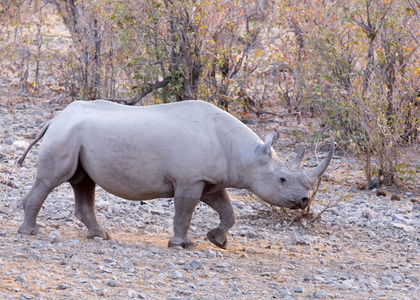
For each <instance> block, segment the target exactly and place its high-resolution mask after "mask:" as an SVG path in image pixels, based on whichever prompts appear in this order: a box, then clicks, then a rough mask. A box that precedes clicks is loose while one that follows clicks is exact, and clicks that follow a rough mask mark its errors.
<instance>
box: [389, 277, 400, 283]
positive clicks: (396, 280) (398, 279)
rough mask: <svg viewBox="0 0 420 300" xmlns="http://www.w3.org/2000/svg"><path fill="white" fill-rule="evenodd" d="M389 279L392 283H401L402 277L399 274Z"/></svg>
mask: <svg viewBox="0 0 420 300" xmlns="http://www.w3.org/2000/svg"><path fill="white" fill-rule="evenodd" d="M391 280H392V282H393V283H401V282H402V278H401V276H400V275H395V276H392V279H391Z"/></svg>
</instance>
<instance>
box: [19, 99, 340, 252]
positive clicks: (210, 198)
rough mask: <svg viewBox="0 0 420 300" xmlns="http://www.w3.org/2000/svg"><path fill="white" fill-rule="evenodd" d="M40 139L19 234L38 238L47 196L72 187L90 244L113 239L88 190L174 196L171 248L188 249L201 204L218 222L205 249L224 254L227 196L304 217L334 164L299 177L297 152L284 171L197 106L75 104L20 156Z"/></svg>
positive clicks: (254, 142)
mask: <svg viewBox="0 0 420 300" xmlns="http://www.w3.org/2000/svg"><path fill="white" fill-rule="evenodd" d="M42 137H44V139H43V143H42V146H41V148H40V151H39V155H38V168H37V175H36V181H35V183H34V185H33V187H32V188H31V190H30V191H29V193H28V194H27V195H26V196H25V198H24V199H23V200H22V201H23V206H24V210H25V219H24V222H23V224H22V225H21V226H20V228H19V232H20V233H23V234H35V233H36V232H37V226H36V218H37V215H38V212H39V210H40V208H41V206H42V205H43V203H44V201H45V199H46V197H47V196H48V194H49V193H50V192H51V191H52V190H53V189H54V188H55V187H57V186H58V185H60V184H62V183H63V182H66V181H68V182H70V184H71V185H72V187H73V190H74V195H75V215H76V217H77V218H78V219H80V220H81V221H82V222H83V223H84V224H85V225H86V227H87V228H88V235H87V236H88V238H93V237H102V238H104V239H109V238H111V236H110V234H109V233H108V232H107V231H106V230H104V229H103V228H102V227H101V226H100V225H99V224H98V222H97V220H96V215H95V210H94V208H95V193H94V192H95V184H98V185H99V186H101V187H102V188H103V189H105V190H106V191H108V192H109V193H112V194H114V195H116V196H119V197H121V198H125V199H129V200H148V199H154V198H163V197H174V203H175V217H174V236H173V237H172V238H171V239H170V241H169V246H177V245H181V246H183V247H188V246H189V245H191V243H190V242H189V240H188V237H187V232H188V229H189V226H190V222H191V216H192V213H193V211H194V208H195V206H196V205H197V204H198V202H199V201H203V202H204V203H206V204H208V205H209V206H210V207H212V208H213V209H215V210H216V211H217V212H218V214H219V216H220V224H219V226H218V227H217V228H215V229H212V230H210V231H209V232H208V234H207V236H208V238H209V240H210V241H211V242H212V243H214V244H215V245H217V246H219V247H222V248H226V243H227V233H228V230H229V229H230V228H231V227H232V226H233V225H234V223H235V212H234V209H233V206H232V203H231V201H230V199H229V196H228V194H227V192H226V190H225V189H226V188H228V187H234V188H244V189H248V190H250V191H252V192H253V193H255V194H256V195H257V196H259V197H261V198H262V199H263V200H265V201H267V202H268V203H271V204H273V205H277V206H283V207H289V208H292V209H296V208H304V207H306V206H307V204H308V201H309V191H310V189H311V188H312V186H313V185H314V184H315V183H316V181H317V180H318V178H319V177H320V176H321V175H322V173H323V172H324V171H325V169H326V168H327V167H328V164H329V162H330V160H331V157H332V153H333V150H332V148H333V142H332V147H331V149H330V153H329V154H328V157H327V158H326V160H325V161H324V162H323V163H322V164H321V165H320V166H319V167H317V168H316V169H312V170H307V171H301V170H300V163H301V160H302V159H303V155H304V147H303V148H302V149H301V151H300V152H299V154H298V155H297V156H296V158H295V159H294V160H293V161H291V162H289V163H286V164H284V163H281V162H280V160H279V158H278V157H277V155H276V153H275V152H274V150H273V148H272V147H271V146H272V144H273V143H274V141H275V140H276V138H277V133H276V132H275V131H270V132H269V133H268V134H267V136H266V138H265V140H264V142H263V141H261V139H260V138H259V137H258V136H257V135H256V134H255V133H253V132H252V131H251V130H250V129H249V128H248V127H246V126H245V125H244V124H243V123H241V122H240V121H239V120H237V119H236V118H234V117H233V116H232V115H230V114H228V113H226V112H224V111H223V110H221V109H219V108H217V107H215V106H213V105H211V104H208V103H205V102H201V101H184V102H180V103H172V104H163V105H155V106H147V107H130V106H124V105H119V104H115V103H112V102H108V101H102V100H97V101H90V102H73V103H71V104H70V105H69V106H68V107H67V108H65V109H64V110H63V111H62V112H61V113H60V114H58V115H57V116H56V117H55V118H54V119H52V120H51V121H49V122H48V123H47V124H46V125H45V126H44V128H42V130H41V132H40V133H39V135H38V137H37V138H36V139H35V140H34V141H33V142H32V143H31V145H30V146H29V148H28V149H27V150H26V152H25V153H24V154H23V156H22V157H21V159H20V160H19V162H18V164H22V162H23V160H24V158H25V155H26V153H27V152H28V151H29V149H30V148H31V147H32V146H33V145H34V144H35V143H36V142H37V141H38V140H39V139H41V138H42Z"/></svg>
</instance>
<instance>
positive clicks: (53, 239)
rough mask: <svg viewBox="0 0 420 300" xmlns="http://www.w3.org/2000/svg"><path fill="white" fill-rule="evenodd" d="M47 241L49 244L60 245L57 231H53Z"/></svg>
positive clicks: (59, 236)
mask: <svg viewBox="0 0 420 300" xmlns="http://www.w3.org/2000/svg"><path fill="white" fill-rule="evenodd" d="M48 241H49V242H50V243H51V244H55V243H60V242H61V235H60V233H59V232H58V231H56V230H54V231H52V232H51V233H50V235H49V236H48Z"/></svg>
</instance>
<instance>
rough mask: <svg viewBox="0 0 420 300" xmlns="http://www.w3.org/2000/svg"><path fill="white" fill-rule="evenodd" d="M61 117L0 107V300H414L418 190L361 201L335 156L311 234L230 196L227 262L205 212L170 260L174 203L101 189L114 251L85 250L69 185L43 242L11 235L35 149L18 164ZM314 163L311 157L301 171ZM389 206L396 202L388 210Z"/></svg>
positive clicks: (287, 152)
mask: <svg viewBox="0 0 420 300" xmlns="http://www.w3.org/2000/svg"><path fill="white" fill-rule="evenodd" d="M63 106H64V104H63V103H59V101H58V102H57V101H54V99H53V100H52V101H49V102H48V101H40V100H26V101H19V100H13V99H3V100H0V120H1V122H0V163H1V165H0V280H1V285H0V298H1V299H18V298H22V299H97V298H109V299H128V298H140V299H270V298H280V299H290V298H297V299H300V298H315V299H328V298H336V299H418V298H419V297H420V272H419V271H420V259H419V245H420V236H419V228H420V204H419V202H418V201H419V200H420V196H419V189H420V186H419V181H417V185H416V184H412V185H410V186H406V187H404V186H403V187H401V188H398V189H396V188H394V189H389V188H388V189H385V192H387V195H386V196H377V193H376V190H375V189H374V190H363V191H361V190H358V189H357V188H356V183H357V182H359V181H360V182H361V181H363V176H362V174H361V173H360V171H358V169H359V168H358V164H357V162H355V161H354V160H353V159H352V158H350V157H345V156H342V155H340V153H337V154H336V156H335V157H334V159H333V162H332V164H331V166H330V168H329V170H328V171H327V173H326V176H325V179H324V180H323V182H322V184H321V187H320V189H319V191H318V194H317V195H316V198H317V201H316V203H315V205H314V210H315V216H316V215H317V213H319V212H320V211H321V210H322V208H323V207H325V204H326V203H327V202H329V201H331V200H332V201H333V203H336V202H337V201H338V202H337V203H336V206H334V207H332V208H330V209H328V210H327V211H326V212H325V213H323V214H322V215H321V216H320V217H319V218H318V219H317V220H316V221H315V222H310V218H313V217H310V218H309V219H304V218H297V214H296V213H291V212H281V211H277V212H276V213H273V212H271V213H269V212H267V211H265V212H264V210H266V207H264V206H262V205H261V204H260V202H258V201H256V200H255V199H254V198H253V197H252V196H251V195H249V194H248V193H246V192H244V191H239V190H230V194H231V197H232V199H233V202H234V204H235V207H236V212H237V224H236V225H235V226H234V227H233V228H232V230H231V231H230V236H229V246H228V249H227V250H222V249H219V248H217V247H215V246H214V245H213V244H211V243H210V242H209V241H207V240H206V238H205V236H206V232H207V231H208V230H209V229H211V228H213V227H214V226H216V224H217V219H218V218H217V215H216V213H215V212H213V211H212V210H211V209H209V208H208V207H206V206H205V205H201V204H200V205H199V206H198V207H197V209H196V212H195V214H194V217H193V221H192V226H191V231H190V236H191V238H192V240H193V241H194V242H195V243H196V246H195V248H194V249H189V250H185V249H177V248H175V249H174V248H171V249H168V248H167V242H168V240H169V238H170V237H171V235H172V217H173V214H174V209H173V202H172V200H171V199H157V200H152V201H147V202H133V201H126V200H123V199H120V198H117V197H115V196H112V195H110V194H108V193H106V192H104V191H103V190H101V189H100V188H98V189H97V193H96V195H97V204H96V206H97V214H98V219H99V220H100V223H102V224H103V225H104V227H106V228H107V229H109V230H110V231H111V232H112V233H113V237H114V239H113V240H110V241H104V240H101V239H94V240H87V239H86V238H85V235H86V231H85V228H84V226H83V225H82V224H81V223H80V222H79V221H78V220H77V219H76V218H75V217H74V201H73V195H72V190H71V188H70V186H69V185H68V184H63V185H62V186H60V187H59V188H57V189H55V190H54V192H53V193H52V194H51V195H50V196H49V198H48V199H47V201H46V202H45V205H44V208H43V209H42V210H41V212H40V215H39V217H38V223H39V224H40V226H41V232H40V233H39V234H38V235H36V236H22V235H20V234H18V233H17V229H18V226H19V225H20V223H21V222H22V220H23V211H22V209H21V207H20V200H21V198H22V197H23V196H24V195H25V194H26V193H27V191H28V190H29V188H30V187H31V185H32V183H33V180H34V176H35V166H36V154H37V149H38V147H39V145H37V146H36V147H34V148H33V150H32V151H31V152H30V154H29V155H28V157H27V159H26V161H25V164H24V167H22V168H16V167H15V166H14V163H15V161H16V159H17V158H18V157H19V155H20V154H21V153H22V152H23V150H24V148H25V147H26V146H27V143H28V142H29V141H30V140H31V139H32V138H33V137H34V136H35V135H36V133H37V132H38V130H39V128H40V126H41V124H43V123H44V122H45V121H46V120H48V119H49V118H51V116H52V115H53V114H54V112H55V110H57V109H60V108H62V107H63ZM269 125H270V124H267V126H269ZM264 126H266V125H263V127H264ZM263 129H264V128H263ZM298 129H299V128H298ZM282 135H283V136H282V138H281V139H280V141H279V142H278V145H276V148H277V149H278V150H279V153H280V155H281V156H282V157H285V158H290V157H292V156H293V153H296V152H297V150H298V148H299V146H298V145H296V143H295V137H294V136H296V134H291V131H290V130H288V129H287V128H285V129H284V130H283V131H282ZM300 142H301V141H300ZM413 151H414V152H413V153H414V154H413V155H412V156H411V161H409V162H408V163H409V164H415V163H417V164H418V163H419V159H420V157H419V152H418V151H419V150H413ZM319 154H321V156H322V155H323V154H325V153H323V152H320V153H318V155H319ZM316 161H317V158H316V157H315V156H314V149H309V150H308V155H307V159H306V161H305V165H306V167H311V166H313V165H315V164H316ZM417 179H418V178H417ZM391 194H396V195H398V196H399V197H400V200H399V201H392V200H391V199H390V196H391Z"/></svg>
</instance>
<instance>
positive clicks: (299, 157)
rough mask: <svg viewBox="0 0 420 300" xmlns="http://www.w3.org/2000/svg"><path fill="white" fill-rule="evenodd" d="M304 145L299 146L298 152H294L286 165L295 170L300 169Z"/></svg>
mask: <svg viewBox="0 0 420 300" xmlns="http://www.w3.org/2000/svg"><path fill="white" fill-rule="evenodd" d="M305 150H306V148H305V146H302V147H300V150H299V152H298V154H296V157H295V158H294V159H292V160H291V161H289V162H287V166H288V167H289V168H290V169H292V170H295V171H299V170H300V166H301V164H302V160H303V157H304V156H305Z"/></svg>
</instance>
